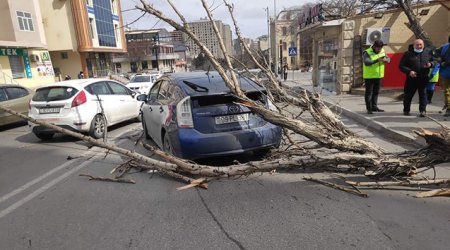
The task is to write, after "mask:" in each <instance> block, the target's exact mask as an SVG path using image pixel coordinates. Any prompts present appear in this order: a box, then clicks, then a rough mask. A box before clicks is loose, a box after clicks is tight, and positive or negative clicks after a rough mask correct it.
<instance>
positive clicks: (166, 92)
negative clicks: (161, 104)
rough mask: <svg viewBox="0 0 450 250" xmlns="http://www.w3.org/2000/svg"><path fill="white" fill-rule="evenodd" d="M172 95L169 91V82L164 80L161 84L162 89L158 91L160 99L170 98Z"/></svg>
mask: <svg viewBox="0 0 450 250" xmlns="http://www.w3.org/2000/svg"><path fill="white" fill-rule="evenodd" d="M170 96H171V95H170V93H169V83H168V82H166V81H163V82H162V84H161V89H160V90H159V93H158V101H165V100H169V98H170Z"/></svg>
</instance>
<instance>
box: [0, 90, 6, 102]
mask: <svg viewBox="0 0 450 250" xmlns="http://www.w3.org/2000/svg"><path fill="white" fill-rule="evenodd" d="M6 100H8V98H7V97H6V93H5V90H4V89H0V102H4V101H6Z"/></svg>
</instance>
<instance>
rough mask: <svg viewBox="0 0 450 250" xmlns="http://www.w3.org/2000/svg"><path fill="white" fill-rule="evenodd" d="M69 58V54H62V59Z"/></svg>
mask: <svg viewBox="0 0 450 250" xmlns="http://www.w3.org/2000/svg"><path fill="white" fill-rule="evenodd" d="M68 58H69V54H67V52H61V59H68Z"/></svg>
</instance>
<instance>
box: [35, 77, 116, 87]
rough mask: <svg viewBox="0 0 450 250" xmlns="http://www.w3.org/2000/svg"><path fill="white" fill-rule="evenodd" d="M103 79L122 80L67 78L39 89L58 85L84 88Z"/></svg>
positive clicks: (104, 79)
mask: <svg viewBox="0 0 450 250" xmlns="http://www.w3.org/2000/svg"><path fill="white" fill-rule="evenodd" d="M103 81H109V82H115V83H118V84H121V83H120V82H117V81H114V80H110V79H106V78H87V79H74V80H66V81H61V82H55V83H50V84H47V85H43V86H40V87H38V88H37V89H40V88H47V87H57V86H61V87H72V88H77V87H78V88H84V87H86V86H87V85H89V84H91V83H95V82H103ZM121 85H123V84H121Z"/></svg>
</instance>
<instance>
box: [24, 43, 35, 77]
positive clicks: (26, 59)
mask: <svg viewBox="0 0 450 250" xmlns="http://www.w3.org/2000/svg"><path fill="white" fill-rule="evenodd" d="M23 64H25V72H26V73H27V78H32V77H33V75H32V74H31V65H30V59H28V51H27V50H26V49H25V50H23Z"/></svg>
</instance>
